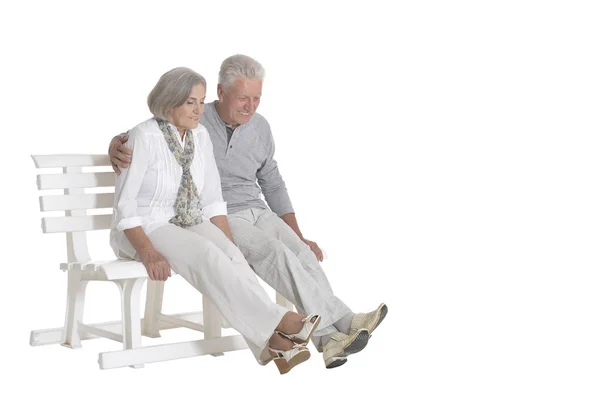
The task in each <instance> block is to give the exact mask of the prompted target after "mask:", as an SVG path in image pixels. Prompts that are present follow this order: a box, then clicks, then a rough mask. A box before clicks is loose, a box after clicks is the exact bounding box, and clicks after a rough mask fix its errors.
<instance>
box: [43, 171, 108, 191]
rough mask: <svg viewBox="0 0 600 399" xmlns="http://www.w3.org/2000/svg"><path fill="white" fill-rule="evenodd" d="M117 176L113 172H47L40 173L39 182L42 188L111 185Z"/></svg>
mask: <svg viewBox="0 0 600 399" xmlns="http://www.w3.org/2000/svg"><path fill="white" fill-rule="evenodd" d="M115 176H116V175H115V174H114V173H113V172H97V173H58V174H45V175H38V177H37V184H38V188H39V189H40V190H52V189H57V188H86V187H111V186H114V185H115Z"/></svg>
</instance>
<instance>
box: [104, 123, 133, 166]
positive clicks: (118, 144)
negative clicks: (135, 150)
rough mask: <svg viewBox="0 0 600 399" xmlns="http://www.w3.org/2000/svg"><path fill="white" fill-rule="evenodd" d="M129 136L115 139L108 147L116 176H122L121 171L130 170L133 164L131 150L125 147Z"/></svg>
mask: <svg viewBox="0 0 600 399" xmlns="http://www.w3.org/2000/svg"><path fill="white" fill-rule="evenodd" d="M127 140H129V136H128V135H127V134H125V133H123V134H120V135H118V136H115V137H113V139H112V140H111V142H110V145H109V147H108V155H109V156H110V163H111V164H112V168H113V170H114V171H115V173H116V174H118V175H120V174H121V169H119V168H128V167H129V164H130V163H131V150H130V149H129V148H127V147H126V146H125V143H126V142H127Z"/></svg>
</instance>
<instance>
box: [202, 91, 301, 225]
mask: <svg viewBox="0 0 600 399" xmlns="http://www.w3.org/2000/svg"><path fill="white" fill-rule="evenodd" d="M200 123H201V124H202V125H204V126H205V127H206V129H207V130H208V133H209V134H210V139H211V141H212V144H213V147H214V148H213V149H214V154H215V159H216V161H217V167H218V169H219V174H220V176H221V188H222V190H223V199H224V200H225V201H227V211H228V213H230V214H231V213H234V212H238V211H241V210H244V209H248V208H266V207H267V206H266V205H265V203H264V201H263V200H262V198H261V196H260V194H261V189H262V193H263V195H264V196H265V199H266V200H267V203H268V204H269V207H270V208H271V210H272V211H273V212H275V213H276V214H277V215H278V216H282V215H285V214H286V213H291V212H294V209H293V208H292V202H291V201H290V197H289V195H288V192H287V188H286V187H285V182H284V181H283V178H282V177H281V174H279V169H278V168H277V162H276V161H275V159H274V158H273V154H274V153H275V142H274V141H273V135H272V134H271V128H270V126H269V123H268V122H267V120H266V119H265V118H264V117H263V116H262V115H260V114H254V115H253V116H252V118H251V119H250V121H249V122H248V123H246V124H245V125H240V126H238V127H237V128H236V129H235V131H234V133H233V135H232V136H231V141H229V143H228V139H227V126H226V125H225V123H224V122H223V121H222V120H221V118H219V114H217V110H216V108H215V103H214V102H213V103H209V104H206V106H205V109H204V114H203V115H202V117H201V118H200ZM257 183H258V184H257Z"/></svg>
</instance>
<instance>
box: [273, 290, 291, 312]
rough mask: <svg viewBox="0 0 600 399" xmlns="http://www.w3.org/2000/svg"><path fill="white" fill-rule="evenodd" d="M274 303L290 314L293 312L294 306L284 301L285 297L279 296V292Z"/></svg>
mask: <svg viewBox="0 0 600 399" xmlns="http://www.w3.org/2000/svg"><path fill="white" fill-rule="evenodd" d="M275 303H277V304H278V305H280V306H283V307H284V308H286V309H287V310H289V311H290V312H293V311H294V305H293V304H292V303H291V302H290V301H288V300H287V299H285V297H284V296H283V295H281V294H280V293H279V292H277V293H276V294H275Z"/></svg>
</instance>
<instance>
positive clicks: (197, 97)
mask: <svg viewBox="0 0 600 399" xmlns="http://www.w3.org/2000/svg"><path fill="white" fill-rule="evenodd" d="M205 98H206V89H205V88H204V86H202V85H201V84H197V85H196V86H194V87H193V88H192V91H191V92H190V95H189V97H188V99H187V100H186V101H185V102H184V103H183V104H181V105H180V106H179V107H175V108H173V109H172V110H171V112H170V116H169V122H171V123H172V124H173V125H175V126H176V127H177V130H179V133H182V134H183V133H184V132H185V131H186V130H187V129H195V128H197V127H198V121H199V120H200V116H202V114H203V113H204V100H205Z"/></svg>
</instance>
